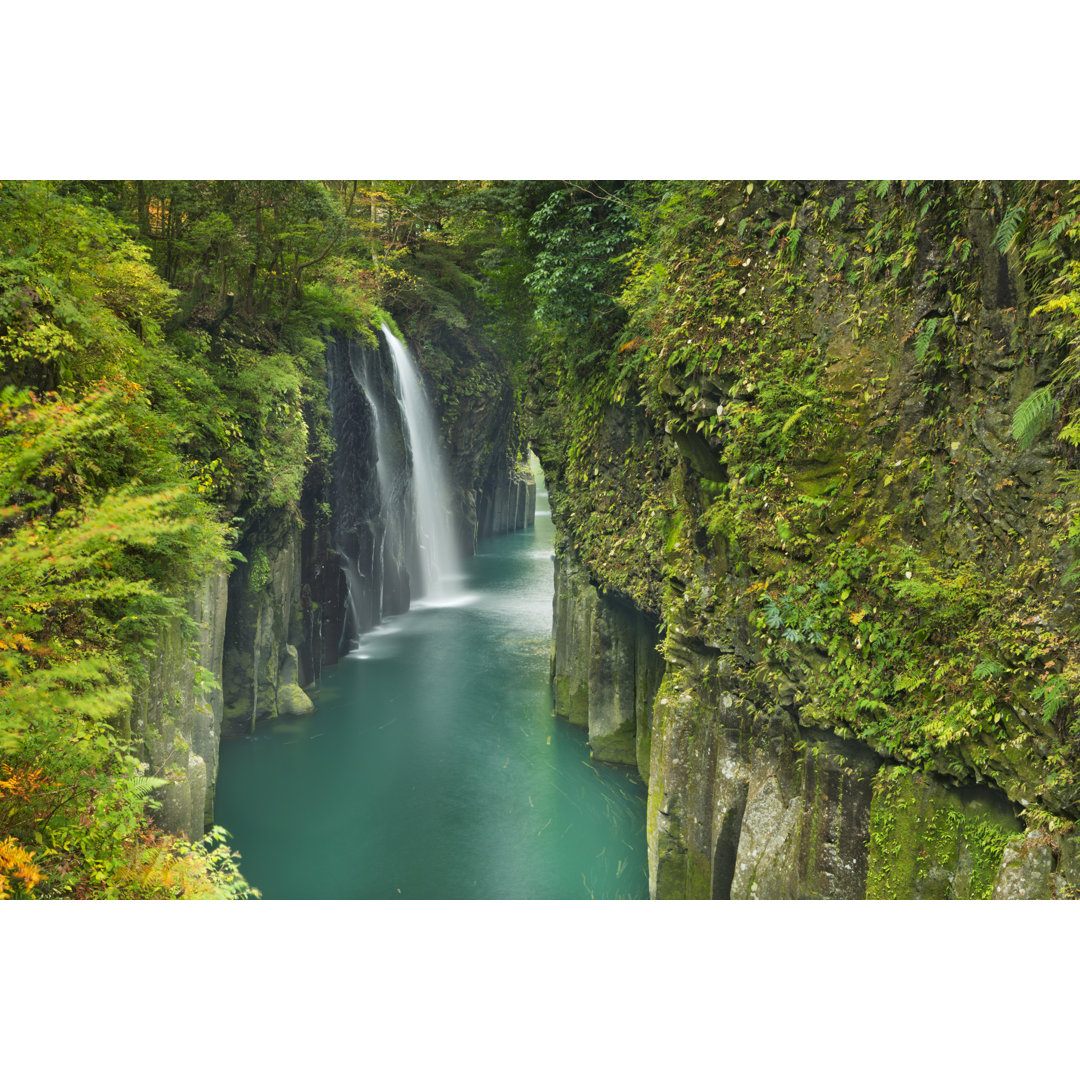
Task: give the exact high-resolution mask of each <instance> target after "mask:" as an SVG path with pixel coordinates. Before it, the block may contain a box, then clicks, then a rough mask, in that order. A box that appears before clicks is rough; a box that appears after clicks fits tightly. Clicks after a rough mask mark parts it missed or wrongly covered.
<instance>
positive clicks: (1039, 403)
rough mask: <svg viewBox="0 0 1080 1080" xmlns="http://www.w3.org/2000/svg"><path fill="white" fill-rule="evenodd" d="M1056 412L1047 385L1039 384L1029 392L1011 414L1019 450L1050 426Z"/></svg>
mask: <svg viewBox="0 0 1080 1080" xmlns="http://www.w3.org/2000/svg"><path fill="white" fill-rule="evenodd" d="M1056 412H1057V402H1056V401H1055V400H1054V398H1053V396H1052V395H1051V393H1050V387H1049V386H1041V387H1040V388H1039V389H1038V390H1035V391H1034V392H1033V393H1031V394H1029V395H1028V396H1027V397H1026V398H1025V399H1024V400H1023V401H1022V402H1021V403H1020V407H1019V408H1018V409H1017V410H1016V413H1015V414H1014V415H1013V423H1012V432H1013V438H1014V439H1015V440H1016V441H1017V442H1018V443H1019V444H1020V449H1021V450H1027V449H1028V447H1029V446H1031V444H1032V443H1033V442H1034V441H1035V439H1036V438H1037V437H1038V436H1039V435H1040V434H1042V432H1043V431H1045V430H1046V428H1047V427H1049V426H1050V424H1051V422H1052V421H1053V419H1054V414H1055V413H1056Z"/></svg>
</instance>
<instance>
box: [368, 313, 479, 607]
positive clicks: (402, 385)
mask: <svg viewBox="0 0 1080 1080" xmlns="http://www.w3.org/2000/svg"><path fill="white" fill-rule="evenodd" d="M382 332H383V334H384V336H385V337H386V343H387V345H389V347H390V356H391V358H392V359H393V361H394V370H395V372H396V374H397V387H398V393H399V399H398V400H399V402H400V404H401V411H402V415H403V417H404V421H405V433H406V437H407V438H408V440H409V446H410V449H411V450H412V466H413V485H412V487H413V500H414V507H415V521H416V532H417V544H418V547H419V549H420V558H419V563H420V568H421V573H422V574H423V579H424V580H423V582H422V583H421V584H420V589H419V590H418V592H419V593H420V594H421V595H423V596H427V597H435V598H446V597H449V596H451V595H453V594H454V593H455V592H457V590H458V588H459V582H460V580H461V568H460V559H459V557H458V550H457V540H456V538H455V535H454V528H453V517H452V514H451V511H450V507H449V493H450V490H451V489H450V485H449V482H448V481H447V478H446V469H445V467H444V465H443V453H442V447H441V446H440V444H439V438H438V434H437V431H436V427H435V421H434V418H433V416H432V412H431V404H430V403H429V401H428V398H427V394H425V393H424V388H423V385H422V384H421V382H420V376H419V374H418V373H417V370H416V365H415V364H414V363H413V359H412V356H411V355H410V354H409V350H408V348H407V347H406V345H405V343H404V342H403V341H401V340H400V339H399V338H397V337H396V336H395V335H394V332H393V331H392V330H391V329H390V328H389V327H388V326H387V325H386V324H385V323H384V324H383V327H382Z"/></svg>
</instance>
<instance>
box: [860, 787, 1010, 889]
mask: <svg viewBox="0 0 1080 1080" xmlns="http://www.w3.org/2000/svg"><path fill="white" fill-rule="evenodd" d="M1020 833H1021V826H1020V823H1019V821H1018V820H1017V818H1016V815H1015V813H1014V811H1013V809H1012V808H1011V807H1010V806H1009V804H1008V803H1007V802H1006V801H1005V800H1004V799H995V798H994V796H993V794H992V793H991V792H990V791H989V790H988V789H981V790H979V789H974V788H971V787H967V788H948V787H946V786H945V785H944V784H942V783H940V782H939V781H937V780H934V779H933V778H931V777H928V776H925V775H921V774H917V773H912V772H910V771H909V770H907V769H904V768H902V767H896V768H888V769H883V770H882V771H881V773H880V774H879V775H878V778H877V780H876V782H875V785H874V801H873V805H872V807H871V812H870V872H869V876H868V879H867V898H868V899H890V900H909V899H933V900H945V899H959V900H976V899H988V898H989V897H990V896H991V894H992V893H993V892H994V888H995V882H996V880H997V879H998V874H999V870H1000V868H1001V865H1002V857H1003V855H1004V854H1005V852H1006V848H1007V847H1008V846H1009V844H1010V842H1012V841H1013V840H1014V839H1015V838H1016V837H1017V836H1019V835H1020Z"/></svg>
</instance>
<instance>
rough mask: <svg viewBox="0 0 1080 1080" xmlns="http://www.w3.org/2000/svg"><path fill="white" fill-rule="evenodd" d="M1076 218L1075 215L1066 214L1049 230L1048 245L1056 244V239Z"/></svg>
mask: <svg viewBox="0 0 1080 1080" xmlns="http://www.w3.org/2000/svg"><path fill="white" fill-rule="evenodd" d="M1075 217H1076V214H1075V213H1072V214H1066V215H1065V216H1064V217H1063V218H1062V219H1061V220H1060V221H1059V222H1058V223H1057V224H1056V225H1055V226H1054V227H1053V228H1052V229H1051V230H1050V243H1052V244H1056V243H1057V239H1058V237H1059V236H1060V235H1061V234H1062V233H1063V232H1064V231H1065V230H1066V229H1067V228H1068V227H1069V226H1070V225H1071V224H1072V223H1073V218H1075Z"/></svg>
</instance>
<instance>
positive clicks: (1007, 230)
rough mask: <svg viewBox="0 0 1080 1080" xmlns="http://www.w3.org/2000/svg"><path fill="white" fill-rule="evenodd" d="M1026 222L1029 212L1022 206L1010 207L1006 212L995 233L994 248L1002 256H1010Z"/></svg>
mask: <svg viewBox="0 0 1080 1080" xmlns="http://www.w3.org/2000/svg"><path fill="white" fill-rule="evenodd" d="M1026 221H1027V211H1026V210H1025V209H1024V207H1023V206H1021V205H1020V204H1017V205H1016V206H1010V207H1009V209H1008V210H1006V211H1005V216H1004V217H1003V218H1002V219H1001V224H1000V225H999V226H998V227H997V232H996V233H994V246H995V247H996V248H997V249H998V251H1000V252H1001V254H1002V255H1006V254H1008V252H1009V251H1010V249H1011V248H1012V246H1013V244H1015V243H1016V241H1017V239H1018V237H1019V236H1020V233H1021V231H1022V230H1023V227H1024V223H1025V222H1026Z"/></svg>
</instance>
